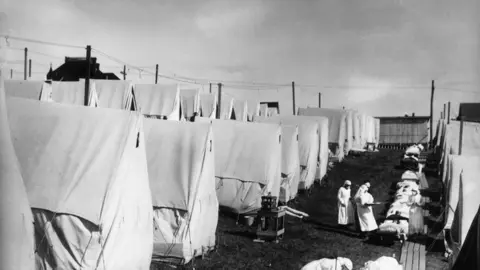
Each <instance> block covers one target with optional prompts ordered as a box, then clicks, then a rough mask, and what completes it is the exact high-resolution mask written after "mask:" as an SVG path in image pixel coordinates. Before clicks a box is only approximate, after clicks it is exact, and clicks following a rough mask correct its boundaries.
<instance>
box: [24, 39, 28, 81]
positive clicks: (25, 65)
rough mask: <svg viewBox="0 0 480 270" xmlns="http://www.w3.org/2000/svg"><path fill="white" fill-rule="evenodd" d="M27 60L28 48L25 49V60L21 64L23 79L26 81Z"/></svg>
mask: <svg viewBox="0 0 480 270" xmlns="http://www.w3.org/2000/svg"><path fill="white" fill-rule="evenodd" d="M27 59H28V48H26V47H25V59H24V63H23V79H24V80H25V81H26V80H27V61H28V60H27Z"/></svg>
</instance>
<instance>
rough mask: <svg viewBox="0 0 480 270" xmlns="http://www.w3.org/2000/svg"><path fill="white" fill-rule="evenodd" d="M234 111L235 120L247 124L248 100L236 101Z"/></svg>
mask: <svg viewBox="0 0 480 270" xmlns="http://www.w3.org/2000/svg"><path fill="white" fill-rule="evenodd" d="M233 111H234V113H235V120H237V121H242V122H247V120H248V103H247V101H246V100H239V99H235V100H234V102H233Z"/></svg>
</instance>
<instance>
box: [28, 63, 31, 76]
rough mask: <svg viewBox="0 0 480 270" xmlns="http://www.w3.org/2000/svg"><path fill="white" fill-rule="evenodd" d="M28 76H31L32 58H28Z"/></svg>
mask: <svg viewBox="0 0 480 270" xmlns="http://www.w3.org/2000/svg"><path fill="white" fill-rule="evenodd" d="M28 77H29V78H32V59H28Z"/></svg>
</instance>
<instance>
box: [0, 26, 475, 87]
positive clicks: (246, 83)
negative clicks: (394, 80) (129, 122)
mask: <svg viewBox="0 0 480 270" xmlns="http://www.w3.org/2000/svg"><path fill="white" fill-rule="evenodd" d="M0 37H4V38H5V39H6V41H7V44H8V46H9V42H8V40H9V39H11V40H18V41H23V42H30V43H37V44H43V45H51V46H59V47H64V48H75V49H86V47H83V46H77V45H71V44H62V43H56V42H48V41H41V40H36V39H30V38H22V37H16V36H11V35H5V34H0ZM9 48H10V49H13V50H21V51H23V50H24V49H22V48H16V47H10V46H9ZM29 52H30V53H34V54H38V55H43V56H46V57H51V58H56V59H63V58H61V57H58V56H54V55H51V54H46V53H42V52H37V51H34V50H29ZM92 52H95V53H97V54H99V55H101V56H103V57H106V58H107V59H110V60H112V61H114V62H116V63H119V64H122V65H124V66H127V67H128V68H129V69H134V70H137V71H138V72H139V73H140V76H141V75H142V73H144V74H147V75H149V76H150V75H153V76H158V78H164V79H169V80H174V81H178V82H184V83H189V84H196V85H202V86H203V85H209V84H210V83H216V84H219V83H221V84H224V85H228V87H229V88H233V89H242V90H256V91H260V90H261V91H275V90H276V91H278V90H279V88H282V87H290V86H291V83H266V82H254V81H235V80H232V81H229V80H212V79H203V78H193V77H187V76H180V75H177V74H173V76H168V75H165V74H161V73H158V75H157V74H156V72H152V71H150V70H151V69H154V68H155V66H134V65H131V64H129V63H126V62H125V61H123V60H121V59H118V58H116V57H113V56H111V55H109V54H107V53H105V52H103V51H101V50H98V49H96V48H93V47H92ZM114 68H116V67H114ZM442 84H473V82H462V81H457V82H450V83H449V82H444V83H442ZM295 86H297V87H299V88H300V90H301V88H319V89H356V88H365V89H379V88H380V89H387V88H389V89H392V88H393V89H430V88H431V87H430V86H427V85H425V86H423V85H422V86H413V85H411V86H407V85H405V86H389V87H383V86H360V85H356V86H351V85H338V86H334V85H324V86H321V85H311V84H295ZM268 88H270V89H268ZM435 89H438V90H447V91H460V92H469V93H474V94H480V92H478V91H469V90H462V89H455V88H449V87H436V88H435Z"/></svg>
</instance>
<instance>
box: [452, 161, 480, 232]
mask: <svg viewBox="0 0 480 270" xmlns="http://www.w3.org/2000/svg"><path fill="white" fill-rule="evenodd" d="M477 166H478V167H480V156H464V155H462V156H459V155H449V156H448V157H447V169H446V171H445V173H444V174H445V187H446V191H447V194H446V198H445V201H446V209H445V227H444V230H446V229H450V228H451V226H452V222H453V217H454V213H455V210H456V208H457V203H458V200H459V195H460V193H459V189H460V175H461V173H462V171H465V170H467V171H471V170H475V167H477Z"/></svg>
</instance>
